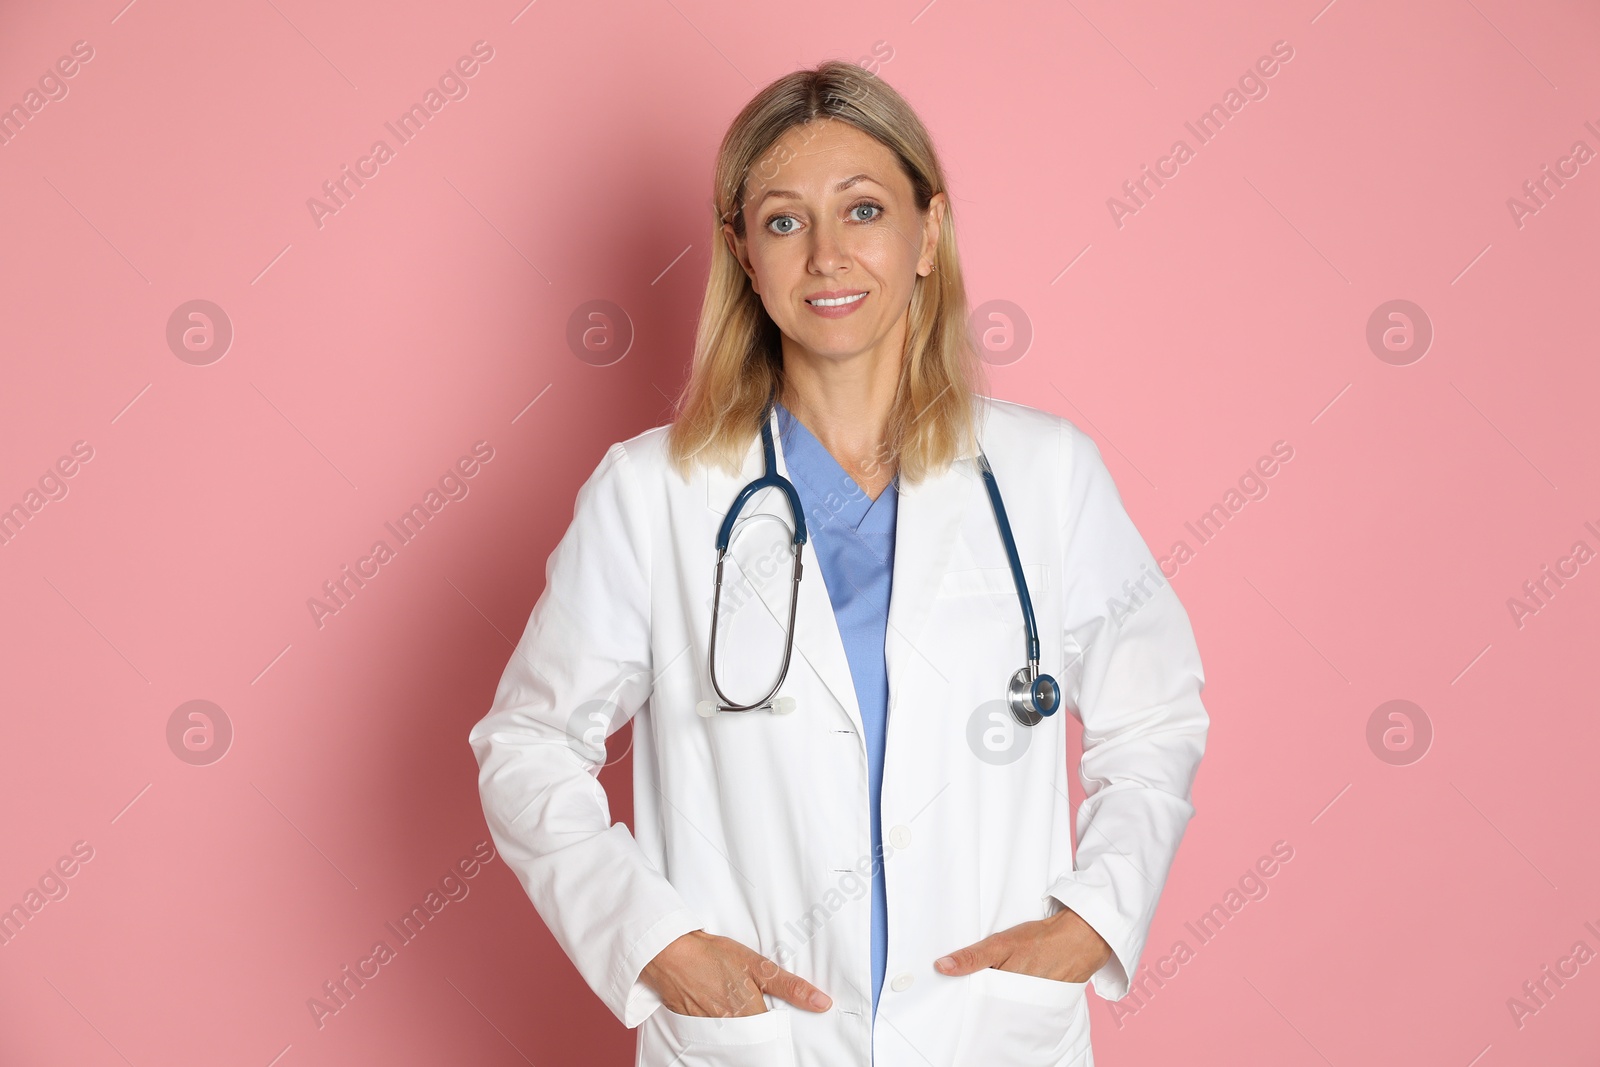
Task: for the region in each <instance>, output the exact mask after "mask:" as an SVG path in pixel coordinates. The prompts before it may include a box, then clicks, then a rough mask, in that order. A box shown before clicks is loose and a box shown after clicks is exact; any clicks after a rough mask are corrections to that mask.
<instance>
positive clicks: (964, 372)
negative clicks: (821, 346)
mask: <svg viewBox="0 0 1600 1067" xmlns="http://www.w3.org/2000/svg"><path fill="white" fill-rule="evenodd" d="M819 120H820V121H824V122H827V121H832V120H838V121H840V122H846V123H849V124H850V125H851V126H854V127H855V128H856V129H858V130H860V131H862V132H863V133H865V134H867V135H868V136H870V137H872V138H874V139H875V140H877V141H879V142H880V143H882V144H883V145H884V146H885V147H887V148H888V149H890V150H891V151H892V152H894V153H895V155H896V157H897V158H898V159H899V161H900V166H901V168H902V169H903V170H904V171H905V173H906V176H907V177H908V178H910V179H911V187H912V189H913V191H914V193H915V197H916V204H917V207H918V209H919V210H921V211H924V212H925V211H927V210H928V206H929V203H930V201H931V199H932V197H933V196H934V194H935V193H939V192H944V191H945V189H946V186H945V179H944V171H943V169H942V168H941V167H940V165H939V159H938V156H937V154H936V153H935V152H934V148H933V141H932V139H931V138H930V137H929V136H928V131H927V130H926V129H925V128H924V127H923V125H922V122H921V120H920V119H918V118H917V116H916V113H915V112H914V111H912V110H911V107H910V105H909V104H907V103H906V101H905V99H904V98H903V97H901V96H900V94H899V93H897V92H895V91H894V89H893V88H891V87H890V86H889V85H887V84H886V83H885V82H884V81H883V80H882V79H880V78H878V77H876V76H875V75H873V74H871V73H869V72H868V71H866V70H864V69H863V68H861V67H858V66H855V65H854V64H850V63H845V62H842V61H840V60H828V61H826V62H824V63H821V64H819V65H818V66H817V67H816V68H815V69H813V70H797V71H794V72H793V73H791V74H786V75H784V76H783V77H781V78H779V79H778V80H777V81H774V82H773V83H772V84H770V85H768V86H767V87H766V88H765V89H763V90H761V92H759V93H757V94H756V96H755V98H754V99H752V100H751V101H750V102H749V103H748V104H746V105H745V107H744V110H742V111H741V112H739V115H738V117H737V118H735V119H734V120H733V124H732V125H731V126H729V127H728V132H727V133H726V134H725V135H724V137H723V139H722V146H721V148H720V149H719V150H718V152H717V166H716V173H715V179H714V181H715V188H714V196H715V200H714V203H713V209H714V218H713V219H712V227H711V273H710V277H709V278H708V279H707V281H706V293H705V299H704V301H703V302H702V303H701V306H700V322H699V325H698V327H697V329H696V332H695V343H694V359H693V363H692V365H691V368H690V372H689V379H688V381H687V382H686V383H685V385H684V387H683V390H682V391H681V393H680V395H679V399H678V401H677V409H678V411H677V416H676V417H675V418H674V420H673V423H672V426H671V428H670V429H669V430H668V434H667V452H668V456H669V457H670V459H671V462H672V464H673V466H674V467H675V468H676V469H677V470H678V472H679V473H680V474H682V475H684V476H685V477H687V476H688V473H689V467H690V465H691V463H693V462H696V461H700V462H706V461H709V462H714V463H718V464H720V465H721V466H722V467H723V468H725V469H726V470H727V471H728V472H729V473H737V472H738V470H739V467H740V463H741V461H742V460H743V458H744V455H745V453H746V451H747V450H748V448H749V443H750V441H751V439H752V438H753V437H754V436H755V435H756V434H758V433H760V432H761V414H762V412H763V411H764V410H765V408H766V403H767V398H768V396H769V394H771V393H773V392H774V391H776V393H777V395H779V396H780V397H781V396H782V394H783V350H782V342H781V336H780V334H779V332H778V327H777V324H776V323H774V322H773V321H772V318H771V317H770V316H769V315H768V314H767V312H766V308H764V307H763V306H762V304H761V297H760V295H759V294H757V293H756V291H755V290H754V289H753V288H751V286H750V282H749V278H748V276H747V275H746V274H745V272H744V268H743V267H742V266H740V264H739V261H738V259H737V258H736V257H735V256H734V254H733V251H732V250H731V249H729V247H728V244H727V241H726V240H725V238H724V237H723V234H722V226H723V224H724V222H726V223H729V224H731V225H732V226H733V228H734V231H735V232H736V233H738V234H739V235H740V236H741V237H742V236H743V235H744V226H745V220H744V204H745V199H744V198H745V195H746V194H747V192H748V191H749V190H747V189H746V187H745V184H746V178H747V177H748V176H750V175H751V173H752V171H754V173H755V175H756V176H757V177H758V178H759V179H760V180H762V181H770V180H771V179H772V178H773V177H774V176H775V175H776V173H777V170H776V166H777V162H776V161H775V159H774V156H775V155H776V153H775V152H774V151H773V146H774V145H775V144H776V142H777V141H778V139H779V138H780V137H782V136H783V135H784V134H785V133H787V132H788V131H789V130H790V129H793V128H794V127H797V126H804V125H805V124H806V123H808V122H813V121H819ZM947 199H948V198H947ZM951 210H952V208H951V205H950V204H948V203H946V205H945V214H944V219H943V224H942V226H941V227H940V231H939V240H938V244H937V246H936V251H935V254H934V266H935V270H934V272H933V273H932V274H929V275H927V276H926V277H922V278H919V279H918V281H917V282H916V287H915V289H914V290H913V292H912V295H911V305H910V308H909V318H910V321H909V324H908V329H907V331H906V343H905V350H904V352H903V353H902V359H901V370H900V382H899V385H898V386H897V387H896V390H895V398H894V402H893V404H892V406H891V408H890V412H889V420H888V427H887V432H886V435H885V437H886V439H885V441H884V442H883V449H884V453H885V457H884V458H885V459H886V460H890V459H893V460H897V461H898V465H899V472H900V477H901V479H902V481H903V482H907V483H915V482H918V481H920V480H921V479H922V478H923V477H924V476H925V475H926V474H929V473H932V472H934V471H936V470H939V469H942V468H944V467H945V466H947V465H948V464H949V463H950V462H951V461H952V460H954V459H955V458H956V457H957V456H959V455H961V454H962V453H963V451H964V450H965V449H966V448H967V447H968V445H969V444H970V443H971V442H972V441H973V439H974V436H975V427H974V420H975V414H976V413H975V409H974V403H973V397H974V396H976V395H978V394H979V392H980V390H983V389H984V388H985V384H986V383H985V382H984V373H983V367H982V364H981V362H980V360H979V359H978V353H977V348H976V346H975V345H974V343H973V339H972V336H971V333H970V331H969V329H968V325H967V315H968V311H967V296H966V286H965V285H964V283H963V282H962V278H961V264H960V261H959V259H958V258H957V254H956V234H955V220H954V219H953V218H952V216H951Z"/></svg>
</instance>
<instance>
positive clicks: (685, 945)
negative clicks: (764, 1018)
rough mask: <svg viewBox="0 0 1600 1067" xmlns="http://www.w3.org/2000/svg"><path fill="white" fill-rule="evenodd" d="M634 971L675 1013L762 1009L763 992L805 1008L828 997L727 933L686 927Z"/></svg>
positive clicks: (734, 1013) (826, 1003)
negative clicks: (677, 936) (641, 967)
mask: <svg viewBox="0 0 1600 1067" xmlns="http://www.w3.org/2000/svg"><path fill="white" fill-rule="evenodd" d="M639 977H640V978H641V979H642V980H643V981H644V983H645V984H646V985H648V986H650V988H652V989H654V990H655V991H656V993H657V994H659V995H660V997H661V1003H662V1004H663V1005H664V1006H665V1007H666V1008H667V1010H668V1011H673V1012H677V1013H678V1014H679V1015H696V1016H706V1017H722V1018H731V1017H738V1016H743V1015H759V1014H761V1013H762V1012H764V1011H766V1010H767V1005H766V1002H765V1001H764V1000H762V999H761V995H762V994H763V993H766V994H770V995H771V996H774V997H777V998H778V999H779V1000H784V1001H787V1002H788V1003H790V1004H793V1005H794V1006H795V1007H797V1008H801V1009H803V1010H805V1011H827V1010H828V1008H829V1007H830V1006H832V1004H833V1001H832V1000H831V999H830V998H829V997H828V995H827V994H826V993H824V992H822V990H820V989H818V988H817V987H816V986H814V985H812V984H811V983H810V982H807V981H806V980H805V979H804V978H801V977H800V976H799V975H796V974H791V973H790V972H788V971H786V970H784V969H783V968H782V967H779V966H778V965H777V964H776V963H774V962H772V961H771V960H769V959H767V958H766V957H765V956H763V955H761V953H759V952H756V951H754V950H753V949H750V948H748V947H746V946H745V945H742V944H740V943H739V942H738V941H735V940H733V939H732V938H729V937H721V936H719V935H717V934H708V933H706V932H705V931H704V930H691V931H690V932H689V933H687V934H684V935H683V936H682V937H679V938H678V939H677V940H675V941H673V942H672V943H671V944H670V945H668V946H667V947H666V948H664V949H662V950H661V951H660V952H659V953H657V954H656V957H655V958H654V959H652V960H651V961H650V962H649V963H647V964H645V966H644V970H643V971H641V972H640V974H639Z"/></svg>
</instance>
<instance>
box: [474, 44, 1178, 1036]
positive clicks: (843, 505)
mask: <svg viewBox="0 0 1600 1067" xmlns="http://www.w3.org/2000/svg"><path fill="white" fill-rule="evenodd" d="M715 182H716V187H715V209H716V211H717V216H718V217H717V222H716V228H715V230H714V234H715V238H716V244H715V246H714V250H713V255H712V265H711V275H710V280H709V283H708V286H707V292H706V296H705V301H704V304H703V307H702V312H701V318H700V324H699V332H698V335H697V339H696V346H695V353H694V361H693V367H692V371H691V376H690V380H689V382H688V384H687V386H686V388H685V391H684V395H683V397H682V399H681V401H680V404H679V410H678V414H677V417H676V419H675V420H674V422H673V423H672V424H671V425H670V426H661V427H656V428H654V429H651V430H647V431H645V432H643V433H640V434H638V435H637V436H634V437H632V438H629V439H628V440H625V441H622V442H619V443H617V444H614V445H612V446H611V447H610V449H609V450H608V451H607V452H606V454H605V456H604V458H603V459H602V460H601V461H600V463H599V465H598V467H597V468H596V469H595V471H594V473H593V474H592V475H591V476H590V477H589V479H588V480H587V482H586V483H585V484H584V485H583V487H582V488H581V489H580V491H579V493H578V498H577V506H576V511H575V515H574V518H573V521H572V524H571V526H570V527H569V529H568V530H567V532H566V534H565V536H564V537H563V538H562V539H561V541H560V543H559V544H558V545H557V546H556V548H555V551H554V552H553V553H552V555H551V556H550V560H549V563H548V568H547V583H546V587H545V589H544V592H543V594H542V595H541V596H540V598H539V600H538V603H537V604H536V605H535V607H534V609H533V613H532V616H531V617H530V619H529V621H528V626H527V629H526V630H525V632H524V633H523V635H522V638H521V641H520V642H519V643H518V646H517V649H516V652H515V654H514V655H513V656H512V658H511V661H510V663H509V664H508V665H507V667H506V670H505V674H504V676H503V678H502V679H501V681H500V685H499V688H498V690H497V692H496V694H495V699H494V704H493V706H492V708H491V709H490V710H489V713H488V714H487V715H486V716H485V717H484V718H483V719H482V720H481V721H479V722H478V723H477V724H476V725H475V726H474V727H473V729H472V731H471V734H470V742H471V745H472V748H473V751H474V753H475V755H476V757H477V760H478V764H479V768H480V774H479V787H480V793H481V796H482V800H483V807H484V813H485V815H486V817H487V820H488V825H489V829H490V831H491V833H492V835H493V837H494V841H495V844H496V845H497V846H498V848H499V850H500V854H501V855H502V856H503V857H504V858H505V860H506V862H507V863H508V864H509V865H510V866H511V868H512V869H513V870H514V871H515V872H516V874H517V876H518V878H519V879H520V881H521V883H522V885H523V887H524V888H525V889H526V891H527V893H528V896H529V897H530V899H531V900H532V902H533V904H534V906H535V907H536V908H537V910H538V912H539V914H540V916H541V917H542V918H543V919H544V921H545V923H546V924H547V925H548V926H549V928H550V930H551V932H552V933H553V934H554V936H555V938H556V940H557V941H558V943H559V944H560V945H561V946H562V948H563V949H564V950H565V951H566V953H567V954H568V956H569V957H570V958H571V959H572V961H573V963H574V964H575V965H576V967H577V969H578V971H579V973H580V974H581V975H582V976H583V978H584V979H585V981H586V982H587V983H588V984H589V986H590V988H591V989H592V990H593V991H594V993H595V994H596V995H597V996H599V997H600V998H601V999H602V1000H603V1001H604V1002H605V1004H606V1006H607V1007H609V1008H610V1009H611V1011H612V1012H613V1013H615V1014H616V1016H617V1017H618V1018H619V1019H620V1020H621V1021H622V1023H623V1024H624V1025H625V1026H628V1027H637V1028H638V1059H637V1063H638V1064H639V1065H641V1067H667V1065H669V1064H672V1065H677V1067H695V1065H703V1067H710V1065H717V1067H756V1065H781V1067H788V1065H793V1067H843V1065H861V1067H866V1065H868V1064H876V1065H878V1067H925V1065H930V1064H932V1065H952V1064H1015V1065H1024V1067H1028V1065H1038V1067H1044V1065H1047V1064H1048V1065H1060V1064H1074V1065H1085V1067H1088V1065H1092V1064H1093V1062H1094V1061H1093V1052H1092V1050H1091V1047H1090V1041H1089V1008H1088V1001H1087V996H1086V990H1087V987H1088V986H1089V985H1091V984H1092V985H1093V986H1094V988H1095V991H1096V992H1097V993H1098V994H1099V995H1100V996H1102V997H1105V998H1109V999H1118V998H1120V997H1122V996H1124V995H1125V994H1126V993H1127V991H1128V985H1129V979H1130V976H1132V975H1133V974H1134V973H1135V972H1136V970H1137V968H1138V964H1139V960H1140V957H1141V954H1142V952H1143V949H1144V943H1145V938H1146V936H1147V934H1148V931H1149V927H1150V923H1151V919H1152V917H1153V914H1154V912H1155V908H1156V903H1157V900H1158V898H1159V896H1160V893H1161V889H1162V886H1163V885H1164V883H1165V881H1166V878H1167V873H1168V870H1169V868H1170V866H1171V863H1172V861H1173V857H1174V854H1175V852H1176V850H1177V848H1178V845H1179V842H1180V840H1181V838H1182V836H1183V833H1184V828H1185V826H1186V824H1187V823H1188V821H1189V818H1190V817H1191V815H1192V814H1193V810H1194V809H1193V807H1192V806H1191V802H1190V797H1191V786H1192V783H1193V779H1194V776H1195V772H1196V769H1197V767H1198V764H1199V761H1200V757H1201V754H1202V752H1203V750H1204V747H1205V739H1206V732H1207V727H1208V718H1207V715H1206V711H1205V709H1204V707H1203V706H1202V704H1201V701H1200V691H1201V686H1202V684H1203V677H1202V673H1201V665H1200V659H1199V654H1198V652H1197V650H1196V646H1195V641H1194V636H1193V633H1192V631H1191V628H1190V624H1189V620H1188V616H1187V615H1186V613H1185V611H1184V609H1183V607H1182V606H1181V605H1180V603H1179V601H1178V598H1177V596H1176V595H1175V594H1174V592H1173V590H1172V588H1171V586H1170V585H1169V584H1167V582H1166V581H1165V580H1164V579H1163V577H1162V575H1161V572H1160V570H1159V568H1158V567H1157V565H1156V563H1155V561H1154V559H1153V558H1152V556H1151V554H1150V552H1149V550H1148V549H1147V547H1146V545H1145V543H1144V541H1143V540H1142V538H1141V537H1140V535H1139V533H1138V531H1137V530H1136V529H1135V528H1134V526H1133V524H1132V522H1131V521H1130V520H1129V518H1128V516H1127V514H1126V513H1125V511H1124V510H1123V508H1122V505H1121V501H1120V498H1119V496H1118V494H1117V490H1116V487H1115V485H1114V483H1113V482H1112V479H1111V476H1110V474H1109V473H1108V471H1107V469H1106V467H1105V464H1104V463H1103V461H1102V459H1101V456H1100V453H1099V451H1098V449H1097V448H1096V446H1095V444H1094V442H1093V441H1092V440H1091V439H1090V438H1089V437H1088V436H1087V435H1085V434H1084V433H1082V432H1081V431H1079V430H1078V429H1077V428H1076V427H1075V426H1074V425H1073V424H1071V423H1070V422H1068V421H1067V420H1065V419H1063V418H1061V417H1058V416H1055V415H1052V414H1049V413H1046V412H1044V411H1040V410H1036V409H1034V408H1030V407H1026V406H1023V405H1020V404H1014V403H1006V402H1001V401H997V400H993V399H989V398H987V397H985V396H984V395H983V393H982V391H981V382H980V381H979V378H980V374H981V368H980V366H979V363H978V361H977V359H976V356H975V352H974V350H973V347H972V343H971V339H970V337H969V334H968V331H967V322H966V317H967V307H966V294H965V290H964V287H963V284H962V279H961V271H960V265H959V261H958V258H957V248H956V242H955V233H954V229H953V225H952V220H951V205H950V202H949V199H948V196H947V193H946V189H947V186H946V183H945V180H944V175H943V171H942V168H941V166H940V164H939V161H938V159H937V157H936V155H935V153H934V150H933V146H932V142H931V139H930V138H929V136H928V134H927V132H926V130H925V129H924V127H923V125H922V123H921V122H920V121H919V120H918V118H917V116H916V115H915V114H914V113H913V112H912V110H911V109H910V107H909V106H908V105H907V104H906V102H905V101H904V100H903V99H902V98H901V97H900V96H899V95H898V94H897V93H896V92H895V91H894V90H893V89H892V88H890V87H889V86H887V85H886V84H884V83H883V82H882V81H881V80H879V79H877V78H875V77H873V76H872V75H870V74H868V73H867V72H866V71H864V70H862V69H861V68H859V67H855V66H852V65H849V64H845V63H839V62H828V63H824V64H822V65H821V66H819V67H818V68H816V69H815V70H801V71H797V72H795V73H793V74H790V75H787V76H785V77H783V78H780V79H779V80H778V81H776V82H774V83H772V84H771V85H769V86H768V87H767V88H766V89H764V90H762V91H761V92H760V93H759V94H758V95H757V96H756V97H755V98H754V99H753V100H752V101H751V102H750V103H749V104H748V105H747V106H746V107H745V109H744V110H743V111H742V112H741V113H740V115H739V116H738V117H737V119H736V120H735V121H734V123H733V125H732V127H731V128H730V129H729V131H728V133H727V135H726V137H725V138H724V140H723V143H722V146H721V150H720V153H719V156H718V159H717V166H716V177H715ZM985 464H987V467H988V470H989V471H992V476H993V485H992V486H991V485H990V484H989V483H988V481H987V479H986V477H985V469H984V468H985ZM762 479H765V480H764V481H763V480H762ZM752 482H756V483H757V486H756V487H755V488H754V489H752V490H751V491H749V492H747V493H741V490H744V489H745V487H747V486H749V485H750V484H751V483H752ZM791 490H792V492H793V495H791ZM736 505H737V506H736ZM796 505H798V508H797V507H796ZM730 511H733V512H735V514H734V517H733V520H732V522H731V523H726V524H725V518H726V517H727V516H728V515H729V513H730ZM802 527H803V530H802ZM719 535H726V542H725V548H726V552H725V555H724V554H722V553H720V552H719V544H723V540H722V537H721V536H719ZM797 559H798V563H799V567H798V569H796V567H795V565H794V564H795V561H796V560H797ZM719 580H720V583H721V584H720V586H719V585H718V584H717V582H718V581H719ZM714 615H715V620H716V621H715V626H713V616H714ZM1030 618H1031V619H1032V622H1031V624H1030V622H1029V619H1030ZM791 619H792V628H791V626H790V620H791ZM791 635H792V651H791V650H790V648H791V646H790V637H791ZM1035 637H1036V640H1034V639H1033V638H1035ZM713 653H714V656H715V661H714V662H715V680H713V674H712V670H711V668H712V663H713ZM780 679H781V683H780V681H779V680H780ZM775 683H776V688H774V686H775ZM769 693H770V696H769ZM745 705H754V706H753V707H750V708H749V709H748V710H738V709H739V708H741V707H743V706H745ZM629 719H632V720H633V728H634V744H633V757H634V762H633V774H634V796H633V801H634V827H633V831H632V833H630V832H629V829H628V827H627V826H626V825H624V824H622V823H620V822H613V821H612V814H611V808H610V804H609V802H608V798H607V796H606V794H605V791H604V790H603V789H602V787H601V786H600V785H599V784H598V782H597V779H596V777H595V775H596V773H597V772H598V769H599V767H600V766H601V765H602V764H603V763H604V761H605V758H606V753H605V747H604V742H605V739H606V738H607V737H608V736H609V735H610V734H611V733H613V732H614V731H616V730H617V729H619V728H620V727H621V726H622V725H623V724H624V723H626V722H627V721H628V720H629ZM1025 723H1031V725H1027V724H1025ZM1069 725H1070V726H1071V727H1072V728H1073V729H1078V728H1080V726H1081V730H1082V743H1083V757H1082V760H1081V763H1080V764H1079V767H1078V773H1079V777H1080V781H1081V782H1082V785H1083V788H1084V792H1085V796H1086V799H1085V800H1084V802H1083V804H1082V805H1081V807H1080V808H1079V811H1078V814H1077V826H1076V830H1077V841H1076V847H1074V839H1073V829H1074V828H1073V825H1072V820H1071V816H1070V812H1069V809H1068V802H1067V793H1068V779H1067V773H1068V769H1067V766H1066V735H1067V729H1068V727H1069Z"/></svg>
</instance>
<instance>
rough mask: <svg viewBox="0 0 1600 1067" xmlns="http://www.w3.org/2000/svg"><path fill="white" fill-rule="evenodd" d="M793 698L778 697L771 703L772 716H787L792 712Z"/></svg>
mask: <svg viewBox="0 0 1600 1067" xmlns="http://www.w3.org/2000/svg"><path fill="white" fill-rule="evenodd" d="M794 706H795V705H794V697H779V698H778V699H777V700H774V701H773V702H772V713H773V714H774V715H787V714H789V713H790V712H791V711H793V710H794Z"/></svg>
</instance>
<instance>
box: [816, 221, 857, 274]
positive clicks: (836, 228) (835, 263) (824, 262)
mask: <svg viewBox="0 0 1600 1067" xmlns="http://www.w3.org/2000/svg"><path fill="white" fill-rule="evenodd" d="M849 264H850V255H849V251H848V249H847V248H846V246H845V234H844V232H843V224H841V223H839V222H838V221H836V220H831V219H830V220H827V221H824V222H819V223H817V224H816V225H814V226H813V227H812V228H811V271H812V273H814V274H833V273H835V272H837V271H838V270H839V269H840V268H841V267H847V266H849Z"/></svg>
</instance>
